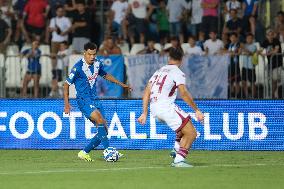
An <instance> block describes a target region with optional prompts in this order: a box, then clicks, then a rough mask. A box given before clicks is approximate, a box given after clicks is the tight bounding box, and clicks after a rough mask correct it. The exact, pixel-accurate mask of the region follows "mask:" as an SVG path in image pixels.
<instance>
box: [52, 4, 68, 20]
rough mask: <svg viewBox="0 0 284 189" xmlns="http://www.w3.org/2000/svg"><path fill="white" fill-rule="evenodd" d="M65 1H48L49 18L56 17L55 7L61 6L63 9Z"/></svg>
mask: <svg viewBox="0 0 284 189" xmlns="http://www.w3.org/2000/svg"><path fill="white" fill-rule="evenodd" d="M65 1H66V0H48V4H49V6H50V10H49V18H53V17H56V11H57V7H58V6H61V7H62V8H64V4H65Z"/></svg>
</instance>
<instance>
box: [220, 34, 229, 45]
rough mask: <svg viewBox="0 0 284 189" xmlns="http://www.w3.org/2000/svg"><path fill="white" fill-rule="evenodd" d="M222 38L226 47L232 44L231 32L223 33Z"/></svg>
mask: <svg viewBox="0 0 284 189" xmlns="http://www.w3.org/2000/svg"><path fill="white" fill-rule="evenodd" d="M221 40H222V42H223V44H224V47H227V46H228V45H229V44H230V35H229V33H222V37H221Z"/></svg>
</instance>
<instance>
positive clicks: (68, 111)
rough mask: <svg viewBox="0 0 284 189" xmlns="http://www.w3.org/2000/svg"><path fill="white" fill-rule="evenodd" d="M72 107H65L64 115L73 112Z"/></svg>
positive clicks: (67, 105)
mask: <svg viewBox="0 0 284 189" xmlns="http://www.w3.org/2000/svg"><path fill="white" fill-rule="evenodd" d="M71 108H72V107H71V106H70V104H65V105H64V113H65V114H70V110H71Z"/></svg>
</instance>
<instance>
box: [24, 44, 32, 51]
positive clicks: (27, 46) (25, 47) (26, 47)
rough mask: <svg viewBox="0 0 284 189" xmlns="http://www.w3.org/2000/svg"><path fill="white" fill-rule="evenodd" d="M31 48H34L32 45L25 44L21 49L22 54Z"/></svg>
mask: <svg viewBox="0 0 284 189" xmlns="http://www.w3.org/2000/svg"><path fill="white" fill-rule="evenodd" d="M31 47H32V45H31V44H29V43H25V44H24V46H23V47H22V48H21V52H23V51H24V50H26V49H30V48H31Z"/></svg>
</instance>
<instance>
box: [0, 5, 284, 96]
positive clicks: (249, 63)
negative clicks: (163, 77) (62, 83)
mask: <svg viewBox="0 0 284 189" xmlns="http://www.w3.org/2000/svg"><path fill="white" fill-rule="evenodd" d="M260 1H261V0H227V1H221V0H128V1H127V0H105V1H98V0H0V15H1V19H0V53H2V54H5V50H6V47H7V45H9V44H17V45H18V46H19V47H20V48H21V46H23V44H26V43H32V42H33V43H34V42H36V43H41V44H43V43H45V44H48V45H50V52H51V54H50V56H51V58H52V70H53V71H52V72H53V79H55V80H56V78H57V79H58V78H59V76H58V75H61V72H62V71H58V70H62V69H58V67H60V68H62V66H61V65H60V66H58V65H57V64H58V61H57V59H58V57H60V56H61V58H62V55H60V53H61V51H62V52H63V51H64V52H65V50H66V49H69V45H70V46H71V47H72V48H71V49H72V53H81V52H82V51H83V44H85V43H86V42H89V41H92V42H95V43H96V44H99V46H100V49H99V51H98V53H99V54H101V55H110V54H122V53H123V52H122V51H121V49H120V47H119V46H120V45H121V44H127V45H129V47H130V48H131V47H132V46H133V45H134V44H136V43H140V44H146V47H145V49H143V50H140V51H139V52H138V54H147V53H167V49H168V48H167V47H166V45H167V44H168V43H170V44H171V45H170V46H173V47H177V48H179V47H181V44H184V43H188V47H187V49H184V50H185V53H187V54H198V55H207V54H208V55H214V54H219V53H230V56H231V64H230V68H229V72H230V74H229V75H230V77H229V80H230V82H231V83H232V86H234V87H233V89H232V91H233V93H234V94H236V96H238V95H239V91H240V87H241V86H242V87H244V90H243V91H244V95H245V96H248V89H247V84H246V81H248V82H252V83H254V82H255V73H254V64H253V62H254V61H255V59H257V58H254V55H255V54H256V53H258V54H261V53H262V55H264V56H267V58H268V61H269V63H270V62H272V63H270V64H271V69H273V70H275V69H276V68H279V67H282V64H283V61H282V55H278V54H279V53H282V49H281V43H284V13H283V12H282V11H280V9H279V11H278V12H277V16H276V17H275V18H273V19H272V21H271V25H270V26H269V28H265V27H262V26H261V24H259V22H258V16H259V15H258V13H259V3H260ZM102 4H103V6H102ZM98 6H102V7H106V8H105V9H104V10H103V13H102V14H98V12H97V11H98ZM98 15H100V16H99V17H100V18H99V17H98ZM101 17H103V18H101ZM100 21H103V23H102V22H100ZM102 39H103V40H102ZM255 42H259V46H260V48H259V47H257V46H256V44H255ZM155 43H159V44H160V45H161V46H162V47H163V48H161V49H157V48H155ZM34 46H37V45H34V44H33V47H32V49H33V48H34ZM31 52H33V53H30V54H29V53H28V51H26V52H21V53H22V55H26V56H27V54H28V57H32V56H36V54H37V53H35V51H34V50H32V51H31ZM31 54H32V55H31ZM65 54H66V55H67V54H68V53H65ZM239 55H243V56H246V58H245V61H244V62H245V63H244V64H243V67H242V68H240V66H239V65H238V62H239V60H238V59H239ZM274 55H275V56H274ZM276 55H277V56H276ZM271 57H272V58H271ZM35 60H36V59H31V60H30V61H35ZM273 62H277V63H273ZM31 67H32V66H31ZM30 71H31V74H30V75H32V74H34V73H38V74H40V71H39V70H35V69H32V70H30ZM274 72H275V73H274ZM274 72H273V73H274V74H275V75H274V76H273V79H274V80H273V83H274V85H273V90H276V88H277V82H276V80H278V75H279V74H278V75H277V73H278V72H279V70H278V71H277V70H276V71H274ZM29 79H30V78H26V81H28V80H29ZM241 80H243V83H242V85H241V86H240V85H239V84H240V81H241ZM24 83H25V82H24ZM53 83H54V87H53V88H54V90H56V85H57V84H56V81H54V82H53ZM254 87H255V86H254V85H252V89H253V88H254ZM24 91H25V90H24ZM273 94H275V95H276V93H274V92H273Z"/></svg>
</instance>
